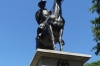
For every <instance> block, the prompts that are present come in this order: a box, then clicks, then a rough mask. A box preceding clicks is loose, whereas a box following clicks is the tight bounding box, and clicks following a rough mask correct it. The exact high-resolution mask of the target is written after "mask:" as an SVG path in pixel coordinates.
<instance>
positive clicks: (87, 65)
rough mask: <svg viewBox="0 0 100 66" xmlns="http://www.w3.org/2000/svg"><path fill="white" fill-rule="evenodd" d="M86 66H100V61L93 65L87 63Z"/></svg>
mask: <svg viewBox="0 0 100 66" xmlns="http://www.w3.org/2000/svg"><path fill="white" fill-rule="evenodd" d="M84 66H100V60H98V61H95V62H92V63H86V64H85V65H84Z"/></svg>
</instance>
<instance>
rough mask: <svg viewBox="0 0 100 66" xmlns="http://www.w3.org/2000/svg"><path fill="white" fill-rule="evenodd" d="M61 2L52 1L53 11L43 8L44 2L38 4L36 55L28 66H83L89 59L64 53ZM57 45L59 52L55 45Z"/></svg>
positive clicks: (58, 0)
mask: <svg viewBox="0 0 100 66" xmlns="http://www.w3.org/2000/svg"><path fill="white" fill-rule="evenodd" d="M62 3H63V0H54V4H53V9H52V10H50V11H49V10H47V9H46V8H45V6H46V1H45V0H41V1H40V2H39V3H38V6H39V8H40V9H39V10H38V11H37V12H36V14H35V17H36V21H37V23H38V25H39V26H38V29H37V36H36V49H37V51H36V54H35V56H34V59H33V60H32V62H31V64H30V66H83V64H84V63H85V62H86V61H87V60H88V59H89V58H90V57H91V55H87V54H79V53H71V52H64V51H63V48H62V46H63V45H64V44H65V42H64V40H63V39H62V35H63V30H64V24H65V20H64V18H63V16H62V7H61V5H62ZM57 43H59V45H60V51H56V46H55V44H57Z"/></svg>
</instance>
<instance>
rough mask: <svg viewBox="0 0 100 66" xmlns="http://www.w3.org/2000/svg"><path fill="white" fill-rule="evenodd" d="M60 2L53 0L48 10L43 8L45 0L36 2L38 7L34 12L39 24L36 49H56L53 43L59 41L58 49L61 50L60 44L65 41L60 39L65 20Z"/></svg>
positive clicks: (60, 0) (61, 0)
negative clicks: (51, 6)
mask: <svg viewBox="0 0 100 66" xmlns="http://www.w3.org/2000/svg"><path fill="white" fill-rule="evenodd" d="M62 2H63V0H54V4H53V9H52V10H50V11H49V10H47V9H46V8H45V5H46V1H45V0H41V1H40V2H39V3H38V6H39V8H40V9H39V10H38V11H37V12H36V14H35V17H36V21H37V23H38V25H39V26H38V29H37V36H36V49H37V48H41V49H51V50H56V46H55V44H57V43H59V45H60V51H63V48H62V46H63V45H64V44H65V43H64V40H62V35H63V30H64V24H65V20H64V18H63V17H62V8H61V4H62Z"/></svg>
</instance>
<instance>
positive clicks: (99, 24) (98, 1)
mask: <svg viewBox="0 0 100 66" xmlns="http://www.w3.org/2000/svg"><path fill="white" fill-rule="evenodd" d="M92 3H93V6H91V8H90V9H89V10H90V11H91V12H92V13H95V12H96V13H97V14H98V16H97V17H95V19H94V20H91V23H92V24H93V26H92V32H93V36H94V41H95V42H96V43H97V44H96V46H94V47H93V50H96V51H95V54H96V55H99V54H100V0H92Z"/></svg>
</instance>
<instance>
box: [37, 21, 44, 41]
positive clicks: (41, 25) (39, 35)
mask: <svg viewBox="0 0 100 66" xmlns="http://www.w3.org/2000/svg"><path fill="white" fill-rule="evenodd" d="M43 29H44V23H41V24H40V25H39V27H38V29H37V37H36V39H37V40H40V38H41V35H42V32H43Z"/></svg>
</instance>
